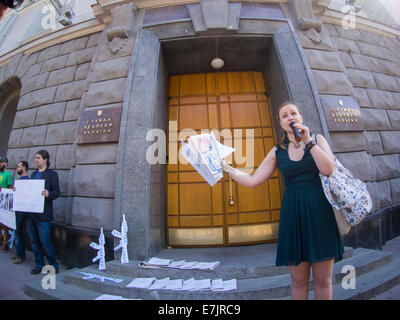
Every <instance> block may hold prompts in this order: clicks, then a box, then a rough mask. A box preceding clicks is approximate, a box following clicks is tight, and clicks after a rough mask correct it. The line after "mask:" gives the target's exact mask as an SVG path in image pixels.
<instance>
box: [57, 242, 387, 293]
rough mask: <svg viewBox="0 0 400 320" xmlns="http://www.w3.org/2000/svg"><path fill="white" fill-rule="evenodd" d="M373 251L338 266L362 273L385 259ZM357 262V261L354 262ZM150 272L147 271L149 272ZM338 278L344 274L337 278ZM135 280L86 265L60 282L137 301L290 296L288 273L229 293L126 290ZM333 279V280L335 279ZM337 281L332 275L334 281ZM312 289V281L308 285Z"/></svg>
mask: <svg viewBox="0 0 400 320" xmlns="http://www.w3.org/2000/svg"><path fill="white" fill-rule="evenodd" d="M374 253H375V252H374V251H372V250H364V249H358V250H355V251H354V256H351V257H349V258H347V259H345V260H343V261H341V262H340V263H347V264H352V265H354V267H355V268H356V270H357V269H360V270H362V268H365V265H366V264H370V263H376V261H378V260H379V261H382V263H384V262H383V261H384V259H385V258H386V256H387V253H385V254H380V253H379V254H378V256H375V258H374ZM358 260H361V261H358ZM163 270H165V271H167V272H169V271H170V270H169V269H166V268H163ZM341 270H342V269H341V266H339V267H338V268H336V270H335V272H341ZM76 271H82V272H87V273H94V274H98V275H101V276H106V277H112V278H119V279H122V280H123V282H121V283H114V282H110V281H105V282H103V283H101V282H100V281H99V280H98V279H90V280H83V279H82V278H83V276H82V275H81V274H79V273H78V272H76ZM150 271H151V270H150ZM165 275H166V274H160V277H158V276H156V275H154V274H147V275H146V276H152V277H157V278H158V279H161V278H164V277H165ZM341 276H342V277H343V276H344V275H341ZM191 277H194V278H195V279H197V278H196V277H195V275H194V274H190V275H189V276H188V277H184V276H182V274H181V273H180V270H175V274H174V276H173V277H171V279H185V280H186V279H188V278H191ZM133 278H135V277H130V276H129V277H126V276H122V275H120V274H114V273H111V272H110V270H107V271H106V272H100V271H99V270H97V269H96V268H95V266H90V267H87V268H84V269H82V270H72V271H71V272H69V273H68V274H66V275H65V278H64V282H65V283H66V284H68V285H71V286H77V287H79V288H81V289H88V290H91V291H96V292H102V293H106V294H113V295H122V296H123V297H126V298H136V299H137V298H140V299H145V300H147V299H157V300H158V299H162V300H177V299H187V300H203V299H213V300H220V299H226V300H234V299H238V300H240V299H248V300H253V299H273V298H282V297H285V296H288V295H290V286H291V281H290V275H289V274H288V273H285V274H281V275H274V276H266V277H251V278H242V279H237V290H235V291H231V292H212V291H203V292H199V291H198V292H188V291H172V290H155V291H153V290H148V289H135V288H126V286H127V285H128V284H129V283H130V282H131V281H132V280H133ZM209 278H210V279H217V278H218V277H216V278H215V277H209ZM223 279H224V280H228V279H231V277H227V278H223ZM335 279H336V280H335ZM339 280H341V278H339V277H337V275H336V274H335V277H334V282H335V283H336V282H337V281H339ZM310 287H311V288H312V282H311V286H310Z"/></svg>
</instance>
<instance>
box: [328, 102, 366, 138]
mask: <svg viewBox="0 0 400 320" xmlns="http://www.w3.org/2000/svg"><path fill="white" fill-rule="evenodd" d="M321 102H322V108H323V110H324V114H325V118H326V123H327V125H328V129H329V131H331V132H332V131H363V130H364V123H363V120H362V118H361V111H360V106H359V105H358V103H357V101H356V100H355V99H353V98H352V97H342V96H321Z"/></svg>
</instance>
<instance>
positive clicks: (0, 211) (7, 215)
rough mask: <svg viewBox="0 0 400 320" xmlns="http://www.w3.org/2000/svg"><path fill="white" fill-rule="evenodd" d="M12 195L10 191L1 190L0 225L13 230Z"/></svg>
mask: <svg viewBox="0 0 400 320" xmlns="http://www.w3.org/2000/svg"><path fill="white" fill-rule="evenodd" d="M13 195H14V193H13V191H12V190H11V189H5V188H2V189H1V191H0V223H2V224H3V225H5V226H7V227H9V228H11V229H15V213H14V210H13V202H14V197H13Z"/></svg>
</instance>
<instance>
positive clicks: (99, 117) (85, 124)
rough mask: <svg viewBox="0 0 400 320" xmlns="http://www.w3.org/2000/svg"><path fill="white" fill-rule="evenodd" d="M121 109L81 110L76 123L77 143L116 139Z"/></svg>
mask: <svg viewBox="0 0 400 320" xmlns="http://www.w3.org/2000/svg"><path fill="white" fill-rule="evenodd" d="M121 111H122V107H110V108H101V109H98V108H97V109H90V110H85V111H83V112H82V114H81V117H80V119H79V125H78V143H80V144H83V143H101V142H115V141H118V138H119V127H120V122H121Z"/></svg>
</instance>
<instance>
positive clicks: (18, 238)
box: [12, 161, 30, 264]
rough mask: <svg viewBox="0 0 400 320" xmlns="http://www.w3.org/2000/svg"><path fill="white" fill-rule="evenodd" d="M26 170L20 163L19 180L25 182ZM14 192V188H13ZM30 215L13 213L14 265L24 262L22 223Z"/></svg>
mask: <svg viewBox="0 0 400 320" xmlns="http://www.w3.org/2000/svg"><path fill="white" fill-rule="evenodd" d="M28 169H29V165H28V162H26V161H20V162H18V165H17V174H18V175H19V176H20V178H19V180H27V179H29V177H28ZM14 191H15V188H14ZM29 214H30V213H26V212H19V211H16V212H15V224H16V229H15V249H16V256H15V257H12V259H13V260H14V261H13V262H14V263H15V264H19V263H21V262H22V261H24V260H25V241H24V232H23V231H24V229H23V226H24V222H25V219H26V215H29Z"/></svg>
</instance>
